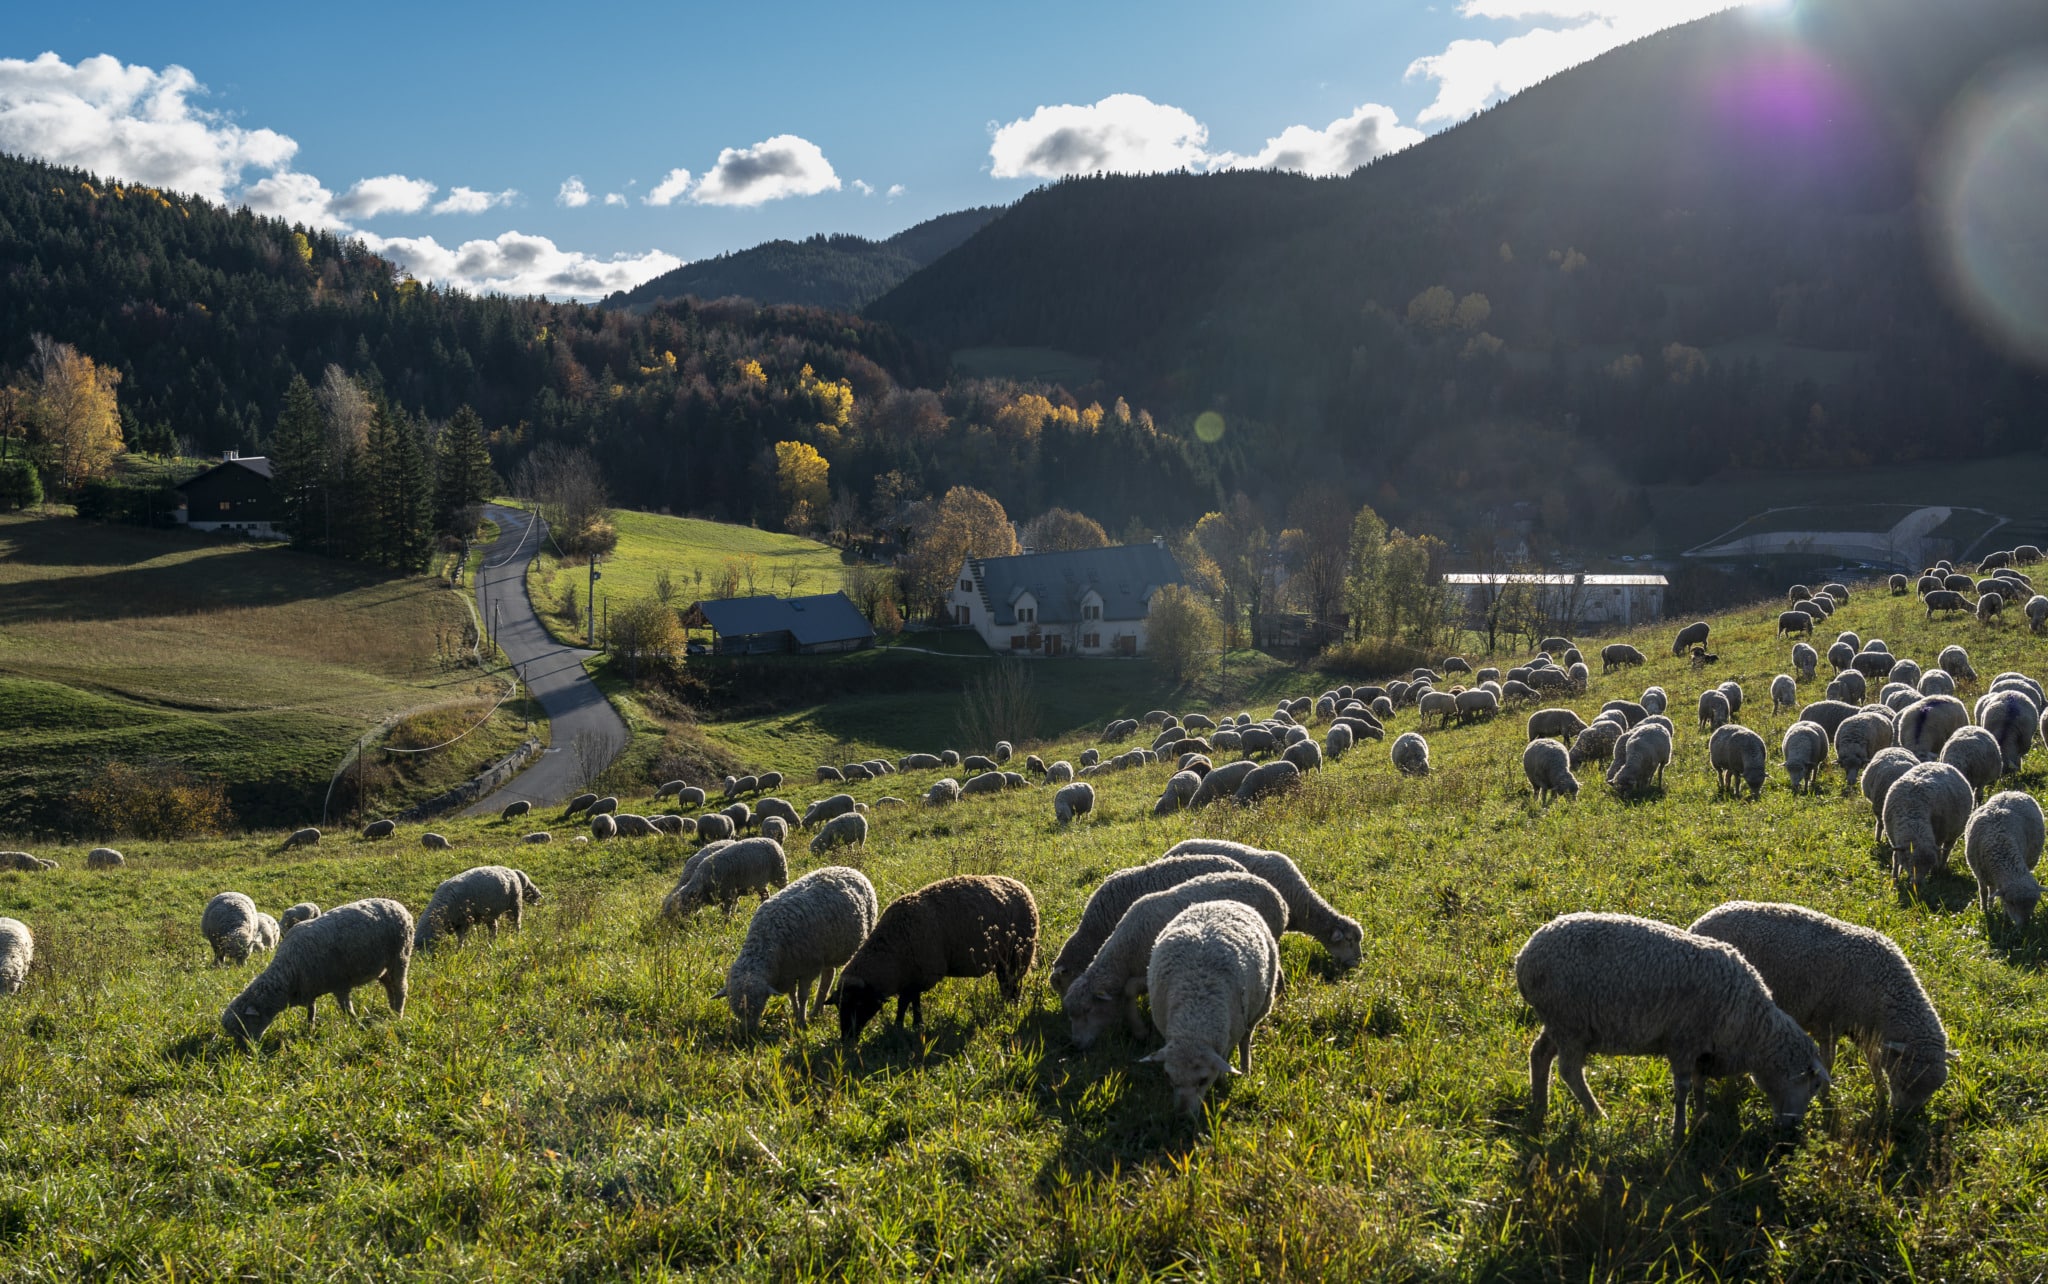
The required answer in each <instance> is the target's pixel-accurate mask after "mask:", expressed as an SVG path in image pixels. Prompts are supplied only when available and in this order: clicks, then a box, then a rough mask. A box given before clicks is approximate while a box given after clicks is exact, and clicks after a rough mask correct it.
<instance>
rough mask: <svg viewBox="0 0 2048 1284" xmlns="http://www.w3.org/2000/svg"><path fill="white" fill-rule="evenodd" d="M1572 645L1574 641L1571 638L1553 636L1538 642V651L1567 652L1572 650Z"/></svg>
mask: <svg viewBox="0 0 2048 1284" xmlns="http://www.w3.org/2000/svg"><path fill="white" fill-rule="evenodd" d="M1571 644H1572V640H1571V639H1570V638H1568V637H1563V636H1560V635H1556V634H1553V635H1552V636H1550V637H1547V638H1545V639H1543V640H1542V641H1541V642H1538V643H1537V644H1536V649H1537V650H1538V651H1565V650H1569V649H1570V648H1571Z"/></svg>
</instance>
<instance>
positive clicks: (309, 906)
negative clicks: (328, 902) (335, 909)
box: [277, 901, 320, 940]
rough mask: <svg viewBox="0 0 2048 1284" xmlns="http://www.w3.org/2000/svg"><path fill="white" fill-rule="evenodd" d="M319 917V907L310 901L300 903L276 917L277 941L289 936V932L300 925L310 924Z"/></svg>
mask: <svg viewBox="0 0 2048 1284" xmlns="http://www.w3.org/2000/svg"><path fill="white" fill-rule="evenodd" d="M319 917H320V907H319V906H318V905H315V904H314V903H313V902H311V901H300V902H299V903H298V904H296V905H294V906H292V907H291V908H290V909H288V910H286V911H285V912H284V913H282V914H280V915H278V916H277V935H278V939H280V940H282V939H283V938H285V937H287V936H289V935H291V930H292V929H293V928H295V927H297V926H298V925H299V924H301V923H310V922H312V921H313V920H314V919H316V918H319Z"/></svg>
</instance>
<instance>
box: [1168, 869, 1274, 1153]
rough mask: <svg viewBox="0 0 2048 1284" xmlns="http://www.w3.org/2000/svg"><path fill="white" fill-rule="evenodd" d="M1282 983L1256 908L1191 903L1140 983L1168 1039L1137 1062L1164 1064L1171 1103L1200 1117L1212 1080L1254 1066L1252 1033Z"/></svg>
mask: <svg viewBox="0 0 2048 1284" xmlns="http://www.w3.org/2000/svg"><path fill="white" fill-rule="evenodd" d="M1279 985H1280V949H1279V945H1278V944H1277V943H1276V942H1275V941H1274V939H1273V933H1272V932H1270V931H1269V930H1267V927H1266V923H1265V920H1263V919H1261V918H1260V917H1259V914H1258V911H1256V910H1253V909H1251V908H1250V907H1248V906H1245V905H1240V904H1238V903H1237V902H1235V901H1204V902H1202V903H1200V904H1197V905H1190V906H1188V907H1187V908H1186V909H1184V910H1182V911H1181V912H1180V913H1178V914H1176V915H1175V916H1174V918H1173V921H1172V922H1170V923H1168V924H1167V925H1166V927H1165V928H1164V929H1163V930H1162V931H1161V932H1160V933H1159V938H1158V940H1156V941H1155V942H1154V943H1153V946H1152V957H1151V959H1150V961H1149V962H1148V963H1147V965H1146V969H1145V987H1146V989H1147V990H1148V991H1150V993H1151V996H1152V1000H1151V1002H1152V1023H1153V1025H1155V1026H1156V1027H1158V1029H1159V1032H1160V1034H1162V1035H1164V1036H1165V1038H1166V1044H1165V1046H1164V1047H1161V1048H1160V1049H1159V1050H1158V1051H1156V1052H1152V1053H1149V1054H1147V1055H1146V1056H1143V1057H1140V1058H1139V1060H1140V1061H1141V1062H1144V1063H1147V1064H1157V1065H1160V1066H1163V1067H1164V1068H1165V1070H1166V1079H1167V1082H1168V1083H1170V1084H1172V1085H1173V1092H1174V1101H1175V1103H1176V1104H1177V1105H1178V1106H1179V1107H1180V1108H1181V1109H1182V1110H1184V1111H1186V1112H1187V1113H1188V1114H1190V1115H1200V1114H1201V1113H1202V1102H1203V1100H1204V1099H1205V1098H1206V1097H1207V1096H1208V1094H1209V1088H1210V1086H1211V1085H1213V1084H1214V1083H1215V1082H1216V1081H1217V1080H1218V1079H1220V1078H1223V1077H1225V1076H1227V1075H1230V1074H1232V1073H1243V1072H1247V1071H1249V1070H1250V1069H1251V1067H1252V1031H1253V1030H1255V1029H1257V1028H1258V1024H1259V1022H1261V1021H1263V1020H1264V1019H1265V1017H1266V1014H1267V1013H1268V1012H1270V1011H1271V1010H1272V1008H1273V1000H1274V996H1275V995H1276V994H1277V993H1278V992H1279ZM1233 1047H1235V1048H1236V1049H1237V1055H1238V1069H1237V1071H1232V1070H1231V1067H1230V1051H1231V1049H1232V1048H1233Z"/></svg>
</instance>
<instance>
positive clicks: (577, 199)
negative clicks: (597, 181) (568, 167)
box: [555, 176, 590, 210]
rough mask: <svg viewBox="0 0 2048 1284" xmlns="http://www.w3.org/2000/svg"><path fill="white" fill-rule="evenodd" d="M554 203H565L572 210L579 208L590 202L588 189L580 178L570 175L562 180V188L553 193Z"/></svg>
mask: <svg viewBox="0 0 2048 1284" xmlns="http://www.w3.org/2000/svg"><path fill="white" fill-rule="evenodd" d="M555 204H557V205H566V206H568V207H569V208H570V209H572V210H573V209H580V208H582V207H583V206H585V205H588V204H590V189H589V188H587V187H585V186H584V185H583V180H582V179H580V178H576V177H573V176H572V177H570V178H568V179H566V180H564V181H563V183H562V190H561V191H559V192H556V193H555Z"/></svg>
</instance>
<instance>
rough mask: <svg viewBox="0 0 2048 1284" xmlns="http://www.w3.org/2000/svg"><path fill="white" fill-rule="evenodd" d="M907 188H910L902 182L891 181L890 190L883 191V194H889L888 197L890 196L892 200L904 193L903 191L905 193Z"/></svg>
mask: <svg viewBox="0 0 2048 1284" xmlns="http://www.w3.org/2000/svg"><path fill="white" fill-rule="evenodd" d="M906 190H908V189H906V188H905V187H904V186H903V184H901V183H891V184H889V190H888V191H887V192H885V193H883V195H885V196H887V197H888V198H889V199H890V200H892V201H893V200H895V199H896V198H897V197H899V196H901V195H903V193H904V192H905V191H906Z"/></svg>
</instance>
